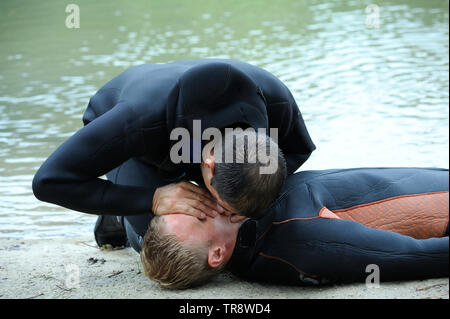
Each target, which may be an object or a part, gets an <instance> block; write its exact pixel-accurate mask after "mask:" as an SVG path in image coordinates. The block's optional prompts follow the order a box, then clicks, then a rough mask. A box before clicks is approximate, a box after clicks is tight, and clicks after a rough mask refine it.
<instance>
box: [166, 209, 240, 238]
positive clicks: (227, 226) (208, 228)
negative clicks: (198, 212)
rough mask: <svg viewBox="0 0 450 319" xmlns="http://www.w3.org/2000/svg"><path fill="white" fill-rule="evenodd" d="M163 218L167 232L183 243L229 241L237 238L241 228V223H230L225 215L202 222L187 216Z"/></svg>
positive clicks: (173, 215) (167, 216)
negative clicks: (187, 241)
mask: <svg viewBox="0 0 450 319" xmlns="http://www.w3.org/2000/svg"><path fill="white" fill-rule="evenodd" d="M162 218H163V219H164V222H165V225H166V230H167V231H168V232H169V233H172V234H175V235H176V236H177V237H178V238H179V239H180V240H181V241H186V240H194V241H201V242H207V241H210V240H212V241H229V239H230V238H232V237H236V236H237V231H238V230H239V226H240V224H239V223H232V222H230V217H229V216H226V215H223V214H219V215H218V216H216V217H215V218H211V217H207V218H205V219H202V220H200V219H198V218H196V217H194V216H191V215H186V214H167V215H163V216H162ZM234 239H235V238H234Z"/></svg>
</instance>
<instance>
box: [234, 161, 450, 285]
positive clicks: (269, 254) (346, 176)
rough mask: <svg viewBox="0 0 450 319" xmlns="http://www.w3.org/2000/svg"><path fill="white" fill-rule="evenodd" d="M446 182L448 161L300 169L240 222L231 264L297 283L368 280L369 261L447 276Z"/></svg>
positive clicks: (393, 275)
mask: <svg viewBox="0 0 450 319" xmlns="http://www.w3.org/2000/svg"><path fill="white" fill-rule="evenodd" d="M448 184H449V174H448V170H447V169H425V168H357V169H344V170H325V171H304V172H300V173H296V174H294V175H291V176H289V177H288V178H287V182H286V184H285V186H284V189H283V191H282V193H281V195H280V196H279V198H278V199H277V200H276V201H275V202H274V204H273V205H272V206H271V207H269V208H268V209H267V211H266V212H264V213H263V217H262V218H261V219H259V220H258V221H255V220H247V221H246V222H244V224H243V225H242V226H241V227H240V229H239V233H238V238H237V242H236V246H235V250H234V251H233V255H232V257H231V260H230V262H229V263H228V269H230V270H231V271H232V272H233V273H234V274H236V275H238V276H239V277H241V278H244V279H248V280H257V281H268V282H274V283H283V284H293V285H305V284H325V283H330V282H348V281H364V280H365V279H366V278H367V277H368V276H369V274H371V273H372V272H374V268H372V267H373V266H370V267H369V268H367V266H369V265H376V266H377V267H378V269H379V272H378V273H379V275H380V281H386V280H402V279H405V280H406V279H422V278H430V277H448V271H449V268H448V262H449V237H448V217H449V212H448V209H449V204H448V203H449V200H448V198H449V197H448V196H449V193H448V190H449V187H448V186H449V185H448ZM366 270H368V272H366Z"/></svg>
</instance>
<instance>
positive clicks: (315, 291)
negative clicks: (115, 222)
mask: <svg viewBox="0 0 450 319" xmlns="http://www.w3.org/2000/svg"><path fill="white" fill-rule="evenodd" d="M0 298H1V299H47V298H57V299H80V298H89V299H90V298H99V299H115V298H125V299H128V298H146V299H172V298H177V299H190V298H193V299H219V298H220V299H242V298H249V299H253V298H256V299H279V298H283V299H285V298H295V299H332V298H336V299H367V298H368V299H411V298H414V299H424V298H425V299H441V298H442V299H448V298H449V278H437V279H427V280H416V281H406V282H389V283H383V282H382V283H381V284H380V287H379V288H367V287H366V285H365V284H364V283H356V284H347V285H334V286H327V287H299V286H283V285H270V284H264V283H251V282H246V281H242V280H239V279H238V278H236V277H235V276H233V275H232V274H230V273H228V272H225V273H223V274H221V275H220V276H219V277H218V278H216V279H215V280H214V281H212V282H211V283H208V284H207V285H204V286H201V287H198V288H194V289H187V290H165V289H161V288H159V286H158V284H157V283H155V282H152V281H150V280H149V279H148V278H147V277H145V275H144V274H143V273H142V266H141V263H140V258H139V255H138V254H137V253H136V252H135V251H134V250H133V249H132V248H126V249H120V250H103V249H99V248H98V247H97V246H96V243H95V241H94V238H93V235H85V236H81V237H76V238H52V239H33V240H19V239H5V238H2V239H0Z"/></svg>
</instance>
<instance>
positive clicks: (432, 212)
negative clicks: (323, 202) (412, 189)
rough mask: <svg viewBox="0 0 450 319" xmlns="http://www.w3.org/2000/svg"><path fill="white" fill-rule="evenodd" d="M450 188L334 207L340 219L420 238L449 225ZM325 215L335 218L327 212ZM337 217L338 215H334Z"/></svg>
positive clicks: (434, 234)
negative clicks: (348, 206) (346, 206)
mask: <svg viewBox="0 0 450 319" xmlns="http://www.w3.org/2000/svg"><path fill="white" fill-rule="evenodd" d="M448 199H449V195H448V191H445V192H435V193H424V194H414V195H404V196H397V197H392V198H388V199H385V200H380V201H376V202H372V203H367V204H362V205H358V206H354V207H350V208H345V209H339V210H334V211H333V212H332V213H334V215H336V216H337V217H338V218H341V219H347V220H353V221H356V222H358V223H361V224H363V225H366V226H368V227H371V228H377V229H384V230H389V231H393V232H396V233H400V234H403V235H407V236H411V237H413V238H417V239H425V238H430V237H442V236H443V235H444V234H445V230H446V227H447V224H448V217H449V212H448V209H449V207H448ZM321 213H322V214H323V215H327V214H328V215H330V216H323V217H328V218H333V217H334V216H332V215H331V214H329V213H328V212H326V211H321ZM334 218H336V217H334Z"/></svg>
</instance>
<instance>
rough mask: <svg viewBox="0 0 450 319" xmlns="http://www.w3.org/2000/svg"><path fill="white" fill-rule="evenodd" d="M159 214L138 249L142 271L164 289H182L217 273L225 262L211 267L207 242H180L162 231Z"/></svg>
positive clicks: (175, 237)
mask: <svg viewBox="0 0 450 319" xmlns="http://www.w3.org/2000/svg"><path fill="white" fill-rule="evenodd" d="M164 225H165V224H164V221H163V218H161V216H155V217H153V219H152V221H151V223H150V226H149V228H148V230H147V233H146V234H145V236H144V241H143V244H142V250H141V261H142V265H143V268H144V274H145V275H146V276H147V277H148V278H150V279H151V280H154V281H156V282H158V283H159V285H160V286H161V287H163V288H175V289H182V288H188V287H193V286H198V285H201V284H203V283H205V282H206V281H208V280H209V279H212V278H213V277H215V276H216V275H218V274H219V273H220V272H221V271H222V270H223V269H224V268H225V263H223V264H222V265H220V266H218V267H215V268H212V267H210V266H209V264H208V248H209V245H210V243H206V244H205V245H201V246H200V245H198V244H197V245H195V244H194V243H192V242H182V241H181V240H180V239H179V238H178V237H177V236H176V235H174V234H169V233H167V232H166V231H165V227H164Z"/></svg>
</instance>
